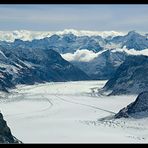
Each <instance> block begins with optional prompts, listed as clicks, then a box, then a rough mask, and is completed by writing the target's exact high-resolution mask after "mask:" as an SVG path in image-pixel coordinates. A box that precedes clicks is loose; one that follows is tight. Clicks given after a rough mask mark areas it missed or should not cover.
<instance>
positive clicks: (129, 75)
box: [104, 55, 148, 95]
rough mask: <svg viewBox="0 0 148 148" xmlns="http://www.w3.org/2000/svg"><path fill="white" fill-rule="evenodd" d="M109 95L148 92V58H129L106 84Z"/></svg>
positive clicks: (105, 88)
mask: <svg viewBox="0 0 148 148" xmlns="http://www.w3.org/2000/svg"><path fill="white" fill-rule="evenodd" d="M104 90H105V91H111V92H112V93H111V95H120V94H139V93H141V92H143V91H147V90H148V57H147V56H142V55H140V56H129V57H128V58H127V59H126V60H125V62H124V63H123V64H121V65H120V66H119V68H118V69H117V70H116V72H115V74H114V76H113V77H112V78H111V79H110V80H109V81H108V82H107V83H106V85H105V87H104Z"/></svg>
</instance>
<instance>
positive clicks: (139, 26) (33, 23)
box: [0, 4, 148, 32]
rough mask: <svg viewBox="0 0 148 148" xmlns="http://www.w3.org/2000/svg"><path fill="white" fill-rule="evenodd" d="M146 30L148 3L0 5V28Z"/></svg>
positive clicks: (147, 28)
mask: <svg viewBox="0 0 148 148" xmlns="http://www.w3.org/2000/svg"><path fill="white" fill-rule="evenodd" d="M18 29H25V30H34V31H59V30H64V29H78V30H92V31H110V30H115V31H129V30H136V31H142V32H143V31H144V32H147V31H148V5H123V4H122V5H99V4H98V5H50V4H49V5H47V4H46V5H0V30H1V31H2V30H9V31H10V30H18Z"/></svg>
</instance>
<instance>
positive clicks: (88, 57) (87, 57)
mask: <svg viewBox="0 0 148 148" xmlns="http://www.w3.org/2000/svg"><path fill="white" fill-rule="evenodd" d="M105 51H106V50H103V51H101V52H98V53H95V52H93V51H90V50H88V49H82V50H77V51H76V52H74V53H66V54H61V56H62V57H63V58H64V59H65V60H67V61H79V62H90V61H92V60H93V59H95V58H96V57H98V56H99V55H100V54H101V53H103V52H105Z"/></svg>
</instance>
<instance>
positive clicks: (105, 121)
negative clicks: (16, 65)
mask: <svg viewBox="0 0 148 148" xmlns="http://www.w3.org/2000/svg"><path fill="white" fill-rule="evenodd" d="M105 83H106V81H79V82H59V83H58V82H56V83H45V84H36V85H32V86H25V85H19V86H17V88H16V89H13V90H11V93H10V94H9V95H8V94H4V93H0V96H1V97H0V109H1V112H2V113H3V114H4V118H5V119H6V120H7V122H8V125H9V126H10V127H11V130H12V133H13V134H14V135H15V136H16V137H18V138H19V139H20V140H21V141H23V142H24V143H65V142H66V143H83V142H85V143H102V142H103V143H120V142H122V143H127V142H130V143H147V142H148V125H147V121H148V119H147V118H145V119H140V120H136V119H116V120H115V119H113V118H111V117H112V116H113V115H114V114H115V113H117V112H118V111H119V110H120V109H121V108H123V107H125V106H127V105H128V104H129V103H131V102H133V101H134V100H135V98H136V97H137V96H124V95H123V96H109V97H108V96H101V95H99V94H97V89H98V88H102V87H103V86H104V84H105Z"/></svg>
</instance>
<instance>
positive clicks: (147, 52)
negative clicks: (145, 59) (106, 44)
mask: <svg viewBox="0 0 148 148" xmlns="http://www.w3.org/2000/svg"><path fill="white" fill-rule="evenodd" d="M111 52H125V53H127V54H128V55H145V56H148V49H144V50H140V51H138V50H135V49H130V50H129V49H127V48H126V46H125V47H123V48H117V49H113V50H112V51H111Z"/></svg>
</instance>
